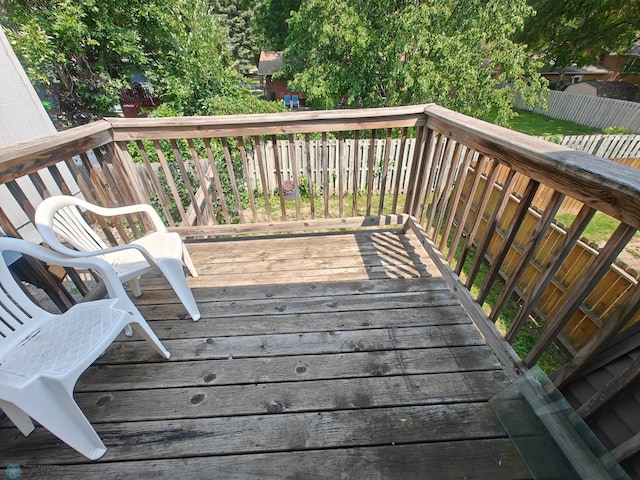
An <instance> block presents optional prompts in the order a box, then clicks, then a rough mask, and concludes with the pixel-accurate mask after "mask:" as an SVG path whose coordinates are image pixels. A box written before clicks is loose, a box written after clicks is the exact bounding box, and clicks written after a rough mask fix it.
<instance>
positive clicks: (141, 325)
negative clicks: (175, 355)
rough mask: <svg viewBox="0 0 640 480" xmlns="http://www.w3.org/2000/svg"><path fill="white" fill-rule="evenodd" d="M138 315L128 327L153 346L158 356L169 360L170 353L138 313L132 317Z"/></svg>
mask: <svg viewBox="0 0 640 480" xmlns="http://www.w3.org/2000/svg"><path fill="white" fill-rule="evenodd" d="M138 315H139V318H134V319H133V320H132V322H131V323H130V324H129V326H131V327H133V329H134V330H135V331H136V332H137V333H138V334H139V335H140V336H141V337H142V338H144V339H145V340H146V341H148V342H150V343H151V344H152V345H153V348H155V349H156V351H157V352H158V353H159V354H160V355H162V356H163V357H164V358H166V359H167V360H168V359H169V358H171V353H169V350H167V349H166V348H165V347H164V345H163V344H162V342H161V341H160V339H159V338H158V336H157V335H156V333H155V332H154V331H153V330H152V329H151V327H150V326H149V324H148V323H147V321H146V320H145V319H144V317H142V315H140V314H139V313H138V314H135V313H134V317H138Z"/></svg>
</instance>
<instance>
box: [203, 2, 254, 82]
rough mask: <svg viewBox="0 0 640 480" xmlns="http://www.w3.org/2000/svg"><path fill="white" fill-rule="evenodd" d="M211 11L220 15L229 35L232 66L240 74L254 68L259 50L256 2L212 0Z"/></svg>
mask: <svg viewBox="0 0 640 480" xmlns="http://www.w3.org/2000/svg"><path fill="white" fill-rule="evenodd" d="M211 3H212V6H213V11H214V12H215V13H216V15H218V16H219V17H220V20H221V23H222V25H223V26H224V27H226V29H227V31H228V35H229V49H230V50H231V57H232V59H233V62H234V66H235V68H236V70H238V72H240V73H241V74H242V75H247V74H248V73H249V72H250V71H251V70H252V69H253V68H255V66H256V63H257V59H258V56H259V54H260V51H259V49H258V46H257V43H256V34H255V33H254V31H253V29H254V26H255V22H254V18H255V8H256V2H255V1H253V0H212V1H211Z"/></svg>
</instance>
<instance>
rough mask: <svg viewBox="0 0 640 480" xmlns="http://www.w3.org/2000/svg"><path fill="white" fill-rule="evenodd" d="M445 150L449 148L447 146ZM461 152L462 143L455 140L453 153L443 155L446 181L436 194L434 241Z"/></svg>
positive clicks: (438, 233) (448, 201)
mask: <svg viewBox="0 0 640 480" xmlns="http://www.w3.org/2000/svg"><path fill="white" fill-rule="evenodd" d="M447 147H448V146H447ZM447 150H449V149H448V148H447ZM461 152H462V144H460V143H457V142H456V145H455V148H454V150H453V154H452V155H451V156H449V155H445V159H448V160H447V163H448V167H447V170H448V172H447V181H446V184H445V185H444V188H443V189H442V190H440V189H439V193H438V194H437V198H438V199H439V200H438V203H439V204H440V208H439V209H438V210H434V211H433V213H435V212H437V214H438V215H437V217H438V218H437V220H436V222H435V225H434V226H433V240H434V243H435V242H437V239H438V236H439V235H440V230H441V229H442V222H443V221H444V216H445V215H446V213H447V211H448V207H449V204H450V202H451V194H452V193H453V182H454V180H455V176H456V173H457V171H458V167H459V166H460V156H461ZM441 184H442V183H441ZM434 217H435V216H434ZM434 219H435V218H434ZM431 224H432V222H431V221H430V223H429V225H431Z"/></svg>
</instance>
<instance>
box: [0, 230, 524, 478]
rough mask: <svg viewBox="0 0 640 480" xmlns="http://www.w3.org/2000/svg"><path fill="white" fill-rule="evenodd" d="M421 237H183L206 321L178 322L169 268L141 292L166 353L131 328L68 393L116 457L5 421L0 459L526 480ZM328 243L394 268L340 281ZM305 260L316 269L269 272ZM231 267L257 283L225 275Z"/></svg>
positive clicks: (146, 471)
mask: <svg viewBox="0 0 640 480" xmlns="http://www.w3.org/2000/svg"><path fill="white" fill-rule="evenodd" d="M341 247H342V248H341ZM416 247H420V244H419V242H418V241H417V239H416V238H415V237H414V236H413V234H411V233H409V234H403V233H401V231H400V232H399V231H396V230H391V231H365V232H352V233H342V234H331V235H312V236H308V237H299V238H291V237H278V236H273V237H265V238H249V239H241V240H227V241H222V240H217V241H210V242H200V243H190V244H189V249H190V251H191V253H192V258H193V260H194V261H195V264H196V268H197V269H198V271H199V272H200V276H199V277H198V278H196V279H191V278H190V279H189V281H190V282H191V285H192V287H193V291H194V294H195V297H196V299H197V301H198V303H199V306H200V310H201V312H202V315H203V318H202V319H201V320H200V321H199V322H193V321H191V320H190V319H188V318H180V317H183V316H184V312H183V310H182V305H181V304H180V302H179V301H178V300H177V298H175V295H174V294H173V293H172V292H171V290H170V289H169V287H168V285H166V283H165V282H164V280H162V279H161V278H155V277H153V278H149V279H146V280H145V282H143V283H142V286H143V292H144V293H143V295H142V296H141V297H139V299H136V301H137V302H139V305H140V310H141V311H142V312H143V314H144V315H145V316H146V318H148V319H149V320H150V323H151V325H152V328H154V329H155V330H156V331H157V332H158V334H159V336H160V337H161V338H162V341H163V342H164V343H165V345H166V346H167V348H168V349H169V350H170V351H171V353H172V355H171V360H170V361H165V360H162V359H161V358H159V357H158V355H157V354H155V353H154V351H153V349H152V348H150V347H149V345H147V344H146V342H143V341H142V340H141V339H140V337H138V336H137V335H134V337H132V338H129V337H125V336H124V335H122V336H121V337H120V338H118V340H117V341H116V342H114V343H113V344H112V345H111V346H110V347H109V349H108V350H107V351H106V352H105V354H104V355H103V356H102V357H101V358H100V359H99V360H98V361H97V362H96V363H95V364H94V365H93V366H91V367H90V368H89V369H88V370H87V371H86V372H85V373H84V374H83V375H82V376H81V378H80V381H79V382H78V385H77V387H76V389H75V398H76V400H77V402H78V403H79V405H80V407H81V408H82V410H83V411H84V412H85V414H86V415H87V417H88V418H89V419H90V421H91V422H92V424H93V425H94V426H95V428H96V431H97V432H98V434H99V435H100V436H101V438H102V439H103V441H104V442H105V444H106V445H107V447H108V451H107V454H106V455H105V456H104V457H103V458H101V459H100V460H98V461H96V462H91V463H89V462H87V461H86V460H85V459H84V458H83V457H81V456H79V454H77V453H76V452H75V451H73V450H71V449H70V448H68V447H67V446H66V445H64V444H61V443H60V442H59V441H58V440H57V439H56V438H55V437H53V436H52V435H51V434H50V433H49V432H47V431H46V430H43V429H42V428H40V427H38V428H36V431H35V432H33V433H32V434H31V435H30V436H29V437H23V436H22V435H21V434H20V433H19V432H18V431H17V430H16V429H15V428H14V427H13V426H12V425H11V424H10V423H9V421H8V420H7V419H6V418H0V465H2V464H8V463H18V464H20V465H22V466H24V469H23V472H24V474H25V476H26V475H29V476H30V477H32V478H47V476H48V475H49V476H50V475H52V474H55V476H56V478H63V479H64V478H78V477H91V476H97V477H100V478H123V477H126V476H132V477H134V478H148V477H149V476H155V477H158V478H167V477H168V476H171V477H172V478H175V476H176V475H178V474H180V476H181V477H184V478H218V477H222V478H300V479H302V478H304V479H307V478H340V477H342V478H363V479H364V478H366V479H370V478H374V479H375V478H379V479H387V478H398V479H420V478H425V475H428V476H432V475H436V476H437V478H445V479H446V478H460V475H463V476H464V475H466V476H468V477H469V478H471V477H474V478H491V479H500V478H505V479H507V478H510V479H512V478H530V476H529V475H528V473H527V470H526V468H525V467H524V465H523V463H522V462H521V460H520V458H519V457H518V455H517V453H516V451H515V449H514V448H513V446H512V445H511V443H510V441H509V440H508V438H507V436H506V434H505V432H504V431H503V429H502V427H501V425H500V423H499V422H498V420H497V418H496V416H495V414H494V412H493V410H492V408H491V407H490V406H489V404H488V400H489V399H490V398H491V397H493V396H494V395H495V394H496V393H497V392H499V391H500V390H502V389H503V388H504V387H505V386H506V385H508V383H509V380H508V378H507V377H506V375H505V374H504V372H503V371H502V370H501V368H500V365H499V363H498V361H497V359H496V358H495V357H494V356H493V354H492V353H491V352H490V350H489V349H488V348H487V346H486V344H485V341H484V339H483V338H482V336H481V335H480V334H479V332H478V330H477V329H476V327H475V326H474V325H473V323H472V322H471V320H470V319H469V316H468V315H467V314H466V312H465V311H464V309H463V308H462V307H461V306H460V303H459V301H458V300H457V299H456V297H455V296H454V295H453V293H452V292H451V291H450V290H449V288H448V286H447V284H446V283H445V281H444V280H443V278H441V276H440V275H439V274H438V272H436V271H435V268H434V267H433V265H432V264H431V260H430V258H429V257H428V256H426V255H425V254H424V252H422V253H420V254H418V253H416V252H417V249H416ZM327 249H328V250H329V251H330V252H332V253H333V255H334V256H335V257H336V258H340V259H341V260H340V261H341V262H344V261H345V259H349V258H350V259H351V266H352V267H357V264H358V263H359V262H360V261H361V255H365V256H366V255H378V254H381V255H382V256H383V257H384V258H385V262H386V263H385V264H383V263H382V262H381V263H380V265H379V266H380V268H382V269H395V271H396V272H400V273H402V274H401V275H399V276H398V277H397V278H391V277H385V278H376V277H375V276H374V277H371V276H370V273H371V271H370V270H369V271H367V270H364V269H363V271H362V272H361V274H360V277H358V278H354V279H351V280H341V278H343V277H342V276H341V275H342V274H341V272H342V271H343V269H345V268H350V264H349V263H348V262H347V263H344V264H341V265H340V266H337V265H336V264H332V263H331V262H326V261H324V260H322V259H323V258H324V256H325V255H326V253H324V252H325V251H326V250H327ZM360 250H361V251H362V252H368V253H362V252H359V251H360ZM243 252H244V254H243ZM411 252H414V253H411ZM245 257H246V259H245ZM234 259H236V261H235V262H234ZM304 262H309V265H312V264H313V265H314V269H316V271H317V272H318V273H317V275H315V278H316V279H319V280H317V281H304V280H303V281H298V278H297V277H295V276H294V277H293V278H292V277H291V276H290V277H289V281H288V283H273V282H272V280H273V279H272V278H271V277H265V276H264V275H263V274H264V273H265V272H266V271H268V270H274V269H275V267H277V266H278V265H281V266H283V270H284V271H285V272H286V271H287V269H286V268H285V267H284V265H285V264H288V263H291V264H294V265H296V264H297V265H300V264H302V263H304ZM231 263H235V267H236V270H235V272H232V271H231V270H225V271H224V273H220V272H216V269H217V268H219V267H221V266H224V265H228V264H231ZM262 263H264V265H262ZM408 267H411V268H408ZM322 271H324V272H325V273H324V274H321V273H320V272H322ZM336 272H337V273H336ZM289 273H291V272H289ZM432 273H433V274H432ZM232 274H234V275H239V276H243V277H244V279H245V280H249V279H251V282H247V284H241V285H234V284H227V285H225V284H224V281H223V279H224V278H225V277H226V278H229V277H230V276H231V275H232ZM52 465H56V467H55V469H54V470H52V468H53V467H51V466H52ZM47 466H48V467H47Z"/></svg>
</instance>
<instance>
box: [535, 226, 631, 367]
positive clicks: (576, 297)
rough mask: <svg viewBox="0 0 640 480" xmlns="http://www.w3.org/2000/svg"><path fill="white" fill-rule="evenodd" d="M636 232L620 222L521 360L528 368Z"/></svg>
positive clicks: (556, 334)
mask: <svg viewBox="0 0 640 480" xmlns="http://www.w3.org/2000/svg"><path fill="white" fill-rule="evenodd" d="M635 232H636V229H635V228H633V227H630V226H629V225H627V224H625V223H620V225H618V228H616V230H615V232H613V235H612V236H611V238H609V240H608V241H607V243H606V244H605V246H604V247H603V248H602V249H601V250H600V252H599V254H598V256H597V257H595V259H594V260H593V263H592V264H591V266H590V268H589V275H583V276H582V277H581V279H580V280H579V281H578V282H577V283H576V284H575V285H574V287H573V288H572V290H571V292H570V294H569V297H568V298H567V299H566V300H565V301H564V303H563V304H562V305H561V307H560V308H559V309H558V311H557V312H556V315H555V317H554V318H553V319H551V320H549V321H548V322H547V324H546V325H545V328H544V329H543V330H542V333H541V334H540V336H539V337H538V340H537V341H536V343H535V344H534V345H533V347H532V348H531V351H530V352H529V354H528V355H527V356H526V358H525V359H524V363H525V364H526V365H527V366H531V365H533V364H534V363H536V361H537V360H538V359H539V358H540V357H541V356H542V354H543V353H544V351H545V350H546V348H547V347H548V346H549V344H550V343H551V342H553V340H554V339H555V338H556V337H557V336H558V334H559V333H560V331H561V330H562V328H563V327H564V326H565V325H566V324H567V322H568V321H569V319H570V318H571V315H573V313H574V312H575V311H576V309H578V308H579V307H580V304H581V303H582V302H583V300H584V299H585V298H587V296H588V295H589V293H590V292H591V290H593V288H594V287H595V286H596V285H597V283H598V282H599V281H600V279H601V278H602V276H603V275H604V274H605V273H606V272H607V271H608V270H609V269H610V268H611V264H612V263H613V262H614V261H615V259H616V258H617V256H618V255H619V254H620V252H621V251H622V250H623V249H624V247H625V246H626V245H627V243H629V241H630V240H631V238H632V237H633V235H634V234H635Z"/></svg>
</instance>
